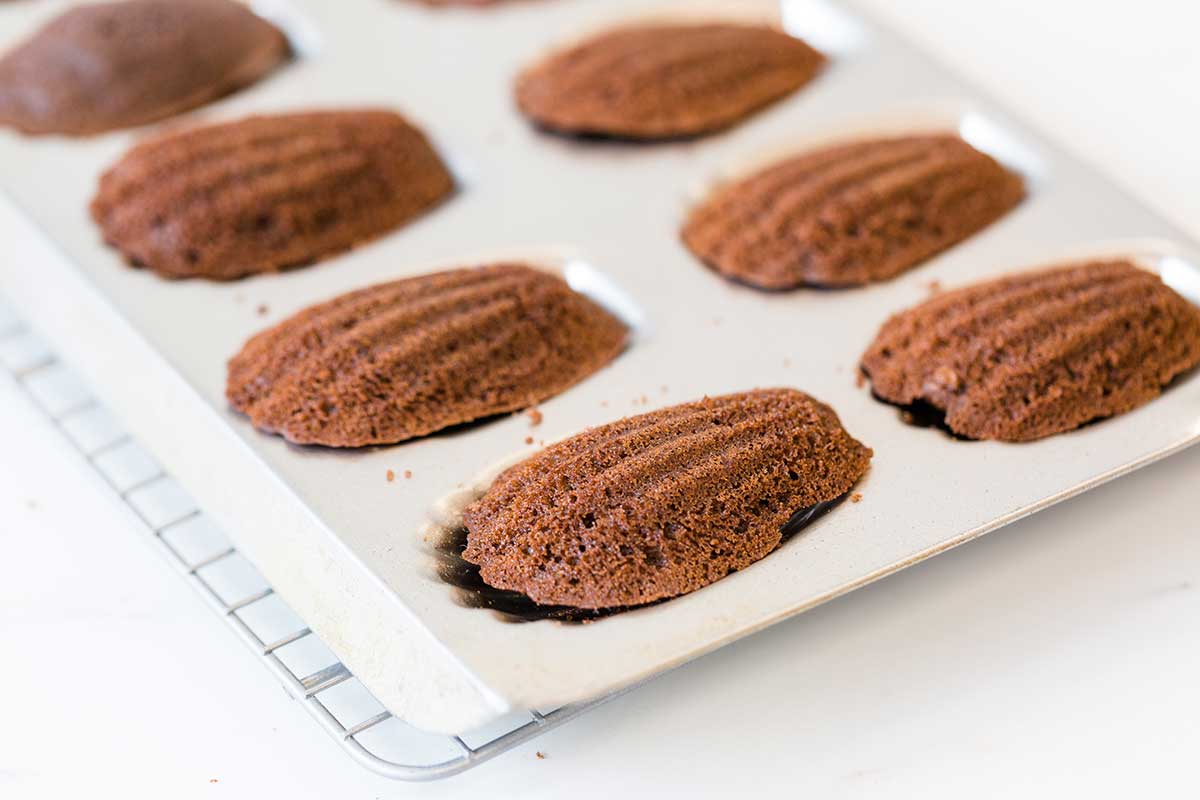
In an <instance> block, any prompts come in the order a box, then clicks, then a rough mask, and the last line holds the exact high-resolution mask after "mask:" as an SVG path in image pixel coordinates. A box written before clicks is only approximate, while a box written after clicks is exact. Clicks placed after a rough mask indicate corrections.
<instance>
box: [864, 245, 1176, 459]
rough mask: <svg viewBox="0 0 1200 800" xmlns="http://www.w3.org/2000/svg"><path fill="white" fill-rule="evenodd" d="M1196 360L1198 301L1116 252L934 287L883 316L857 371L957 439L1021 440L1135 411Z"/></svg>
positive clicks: (887, 396) (888, 397) (881, 391)
mask: <svg viewBox="0 0 1200 800" xmlns="http://www.w3.org/2000/svg"><path fill="white" fill-rule="evenodd" d="M1197 363H1200V309H1198V308H1197V307H1196V306H1194V305H1192V304H1191V303H1189V302H1188V301H1187V300H1185V299H1184V298H1182V297H1180V296H1179V295H1178V294H1176V293H1175V292H1174V291H1173V290H1172V289H1170V288H1169V287H1167V286H1166V285H1164V284H1163V282H1162V280H1161V279H1160V278H1159V277H1158V276H1157V275H1155V274H1153V273H1151V272H1148V271H1146V270H1143V269H1139V268H1138V267H1136V266H1134V265H1133V264H1131V263H1129V262H1128V261H1120V260H1118V261H1094V262H1088V263H1081V264H1073V265H1070V266H1063V267H1058V268H1054V269H1045V270H1039V271H1036V272H1027V273H1023V274H1019V275H1014V276H1011V277H1005V278H1001V279H1000V280H994V281H988V282H986V283H980V284H976V285H974V286H968V287H966V288H964V289H958V290H956V291H950V292H946V293H944V294H940V295H937V296H935V297H933V298H932V299H930V300H927V301H926V302H924V303H922V304H920V305H918V306H916V307H914V308H911V309H909V310H907V311H904V312H901V313H899V314H896V315H895V316H893V317H892V318H891V319H889V320H888V321H887V322H886V323H885V324H884V325H883V327H882V328H881V329H880V331H879V334H878V335H877V336H876V337H875V341H874V342H873V343H872V344H871V346H870V348H869V349H868V350H867V352H866V353H865V354H864V355H863V358H862V370H863V372H864V373H865V374H866V375H867V377H869V378H870V380H871V386H872V389H873V391H874V392H875V394H876V395H877V396H878V397H880V398H882V399H884V400H886V401H888V402H890V403H896V404H899V405H905V406H907V405H911V404H914V403H927V404H929V405H930V406H932V407H933V408H935V409H937V410H940V411H941V412H944V413H945V423H946V425H947V426H948V427H949V428H950V430H951V431H953V432H954V433H956V434H959V435H960V436H964V437H968V438H972V439H999V440H1002V441H1008V442H1020V441H1029V440H1032V439H1040V438H1042V437H1044V436H1050V435H1052V434H1055V433H1061V432H1063V431H1069V430H1071V429H1073V428H1078V427H1079V426H1081V425H1084V424H1086V423H1088V422H1091V421H1093V420H1097V419H1102V418H1105V417H1111V416H1114V415H1116V414H1121V413H1123V412H1125V411H1129V410H1131V409H1134V408H1137V407H1138V406H1140V405H1142V404H1144V403H1147V402H1149V401H1151V400H1153V399H1154V398H1156V397H1158V396H1159V394H1161V393H1162V391H1163V388H1164V387H1165V386H1166V385H1167V384H1168V383H1170V382H1171V381H1172V379H1174V378H1175V377H1176V376H1178V375H1180V374H1181V373H1183V372H1186V371H1187V370H1189V369H1192V368H1193V367H1195V366H1196V364H1197Z"/></svg>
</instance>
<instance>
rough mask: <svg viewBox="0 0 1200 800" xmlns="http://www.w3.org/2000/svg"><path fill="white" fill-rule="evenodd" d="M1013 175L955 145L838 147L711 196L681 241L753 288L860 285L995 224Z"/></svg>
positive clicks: (1008, 199)
mask: <svg viewBox="0 0 1200 800" xmlns="http://www.w3.org/2000/svg"><path fill="white" fill-rule="evenodd" d="M1024 196H1025V188H1024V182H1023V181H1022V179H1021V178H1020V176H1018V175H1016V174H1014V173H1012V172H1009V171H1008V170H1006V169H1005V168H1004V167H1003V166H1001V165H1000V164H999V163H997V162H996V161H995V160H994V159H992V158H991V157H990V156H987V155H985V154H984V153H981V152H979V151H978V150H976V149H975V148H973V147H971V145H969V144H967V143H966V142H964V141H963V140H962V139H960V138H958V137H957V136H953V135H923V136H905V137H900V138H890V139H874V140H870V141H861V142H854V143H850V144H840V145H836V146H833V147H826V148H822V149H818V150H813V151H811V152H808V153H805V154H803V155H799V156H796V157H793V158H790V159H787V160H785V161H782V162H780V163H777V164H774V165H773V166H770V167H767V168H766V169H763V170H761V171H760V172H757V173H755V174H754V175H751V176H750V177H748V178H746V179H744V180H740V181H737V182H736V183H732V184H730V185H728V186H725V187H722V188H720V189H718V190H717V191H716V192H715V193H714V194H713V195H712V196H711V197H710V198H709V199H707V200H706V201H704V202H703V203H701V204H700V205H699V206H697V207H696V208H695V209H694V210H693V211H692V212H691V214H690V216H689V217H688V219H687V222H686V223H685V225H684V227H683V232H682V235H683V241H684V243H685V244H686V245H687V246H688V248H689V249H690V250H691V251H692V252H693V253H694V254H695V255H696V257H697V258H699V259H700V260H701V261H703V262H704V263H705V264H707V265H708V266H709V267H711V268H712V269H714V270H716V271H717V272H719V273H721V274H722V275H724V276H726V277H728V278H732V279H734V280H736V281H739V282H742V283H746V284H749V285H751V286H755V287H758V288H760V289H792V288H795V287H798V286H804V285H811V286H828V287H839V286H858V285H862V284H866V283H871V282H873V281H883V280H887V279H889V278H892V277H894V276H896V275H899V274H900V273H902V272H904V271H906V270H908V269H911V268H912V267H915V266H917V265H918V264H920V263H921V262H922V261H924V260H925V259H927V258H929V257H930V256H933V255H934V254H936V253H938V252H940V251H942V250H944V249H946V248H947V247H950V246H951V245H953V244H955V243H957V242H960V241H962V240H963V239H965V238H967V237H968V236H970V235H971V234H973V233H975V232H976V231H979V230H980V229H982V228H984V227H986V226H987V225H989V224H991V223H992V222H994V221H995V220H997V219H999V218H1000V217H1001V216H1003V215H1004V214H1005V213H1006V212H1008V211H1009V210H1010V209H1012V208H1013V207H1014V206H1016V205H1017V204H1018V203H1020V202H1021V199H1022V198H1023V197H1024Z"/></svg>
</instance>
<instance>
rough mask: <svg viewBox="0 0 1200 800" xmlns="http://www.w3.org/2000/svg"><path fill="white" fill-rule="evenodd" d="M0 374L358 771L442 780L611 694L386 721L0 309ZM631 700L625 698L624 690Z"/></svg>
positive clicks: (86, 394)
mask: <svg viewBox="0 0 1200 800" xmlns="http://www.w3.org/2000/svg"><path fill="white" fill-rule="evenodd" d="M0 369H3V370H4V371H6V372H8V373H9V375H11V377H12V378H13V379H14V380H15V381H16V383H17V384H18V385H19V386H20V387H21V388H22V389H24V390H25V392H26V394H28V395H29V397H30V398H31V399H32V400H33V402H34V404H35V405H36V406H37V407H38V408H40V409H41V410H42V411H43V412H44V413H45V414H46V415H47V416H48V417H49V418H50V419H51V420H52V421H53V422H54V424H55V426H56V427H57V428H58V429H59V431H61V433H62V434H63V436H64V437H65V438H66V439H67V441H69V442H70V443H71V444H72V445H73V446H74V447H75V449H76V450H78V451H79V453H80V455H81V456H82V457H83V458H84V459H86V460H87V462H88V463H89V464H90V465H91V466H92V467H93V468H94V469H95V470H96V472H97V473H99V475H100V476H101V477H102V478H103V479H104V481H105V482H106V483H107V484H108V485H109V486H110V487H111V488H112V490H113V492H115V493H116V494H117V495H118V496H119V497H120V499H121V500H122V501H123V502H124V503H125V504H127V505H128V506H129V507H130V508H131V509H133V511H134V513H135V514H136V515H137V517H138V518H139V519H140V520H141V521H142V522H143V523H144V532H145V533H146V534H147V538H148V539H149V540H150V541H151V542H152V543H153V544H154V545H155V546H156V547H157V548H158V549H159V550H161V551H162V553H163V555H164V556H165V557H166V559H167V560H168V561H169V562H170V563H171V564H172V565H173V566H174V567H175V569H176V571H177V572H179V574H180V575H182V576H183V577H184V579H185V580H187V582H188V583H190V584H191V585H192V587H193V588H195V589H196V590H197V591H198V592H199V593H200V595H201V596H202V597H203V598H204V600H205V601H206V602H207V603H208V605H209V607H210V608H212V609H213V610H214V611H215V612H216V613H217V614H218V615H219V616H220V617H221V618H222V619H224V620H225V622H226V623H227V624H228V625H229V627H230V628H231V629H232V630H233V631H234V632H235V633H236V634H237V635H238V638H240V639H241V640H242V641H243V642H244V643H245V644H246V645H247V646H248V647H249V648H250V650H251V652H252V653H254V655H255V657H256V659H257V660H258V661H259V662H260V663H262V665H263V666H265V667H266V668H267V669H269V670H270V671H271V672H272V673H273V674H274V675H275V676H276V677H277V678H278V679H279V680H280V681H281V682H282V683H283V686H284V688H285V689H286V690H287V692H288V694H290V695H291V696H292V698H294V699H295V700H297V701H298V702H300V703H301V704H302V705H303V706H304V708H305V709H306V710H307V711H308V713H309V714H310V715H311V716H312V718H313V719H314V720H316V721H317V723H318V724H319V725H320V726H321V728H322V729H323V730H324V731H325V732H326V733H328V734H329V735H330V736H331V737H333V739H334V740H335V741H336V742H337V743H338V744H340V745H341V747H342V749H343V750H345V751H346V753H348V754H349V755H350V756H351V757H352V758H353V759H354V760H355V761H357V762H358V763H360V764H362V765H363V766H365V767H367V768H369V769H371V770H373V771H375V772H377V773H379V774H381V775H383V776H385V777H388V778H394V779H397V780H406V781H427V780H436V779H438V778H445V777H449V776H450V775H455V774H457V773H459V772H463V771H464V770H467V769H470V768H472V767H474V766H477V765H479V764H482V763H483V762H485V761H487V760H489V759H491V758H494V757H496V756H498V755H500V754H501V753H503V752H505V751H507V750H510V749H512V748H514V747H516V746H518V745H521V744H524V743H525V742H527V741H529V740H530V739H533V738H534V737H536V736H538V735H540V734H542V733H545V732H546V731H548V730H550V729H551V728H555V727H557V726H559V725H562V724H563V723H565V722H567V721H569V720H571V719H574V718H575V717H577V716H579V715H580V714H583V713H584V712H585V711H588V710H590V709H592V708H594V707H596V706H597V705H599V704H601V703H603V702H605V701H607V700H610V699H612V698H613V697H616V696H617V694H621V693H622V692H618V693H616V694H612V695H608V696H607V697H603V698H600V699H598V700H592V701H589V702H586V703H578V704H574V705H570V706H564V707H562V708H556V709H547V710H542V711H529V712H520V713H514V714H510V715H508V716H506V717H503V718H501V719H500V720H497V721H496V722H495V723H493V724H490V725H488V726H486V727H484V728H480V729H478V730H474V731H470V732H467V733H463V734H461V735H458V736H444V735H440V734H431V733H427V732H424V731H420V730H417V729H416V728H413V727H411V726H409V725H406V724H405V723H404V722H402V721H401V720H399V719H397V718H395V717H393V716H392V715H391V713H390V712H388V711H387V710H386V709H384V707H383V706H382V704H380V703H379V701H378V700H376V699H375V697H374V696H372V695H371V693H370V692H369V691H367V689H366V687H364V686H363V685H362V683H360V682H359V681H358V679H357V678H355V677H354V675H353V674H352V673H351V672H350V670H349V669H347V668H346V666H345V665H343V664H342V663H341V662H339V661H338V660H337V657H336V656H335V655H334V654H333V653H332V651H330V650H329V648H328V647H326V646H325V644H324V643H323V642H322V641H321V639H320V637H318V636H317V635H316V634H314V633H313V632H312V631H311V630H309V628H308V626H307V625H305V624H304V621H303V620H302V619H300V617H299V616H297V615H296V614H295V613H294V612H293V611H292V610H291V609H290V608H288V607H287V605H286V604H285V603H284V602H283V600H282V599H281V598H280V597H279V596H278V595H276V594H275V592H274V590H273V589H272V588H271V586H270V585H269V584H268V583H267V581H266V580H265V579H264V578H263V577H262V576H261V575H260V574H259V573H258V571H257V570H256V569H255V568H254V567H253V566H252V565H251V564H250V562H249V561H247V560H246V558H245V557H244V556H242V554H241V553H239V552H238V550H237V548H236V547H235V546H234V545H233V543H232V542H231V541H230V540H229V539H228V538H227V537H226V536H225V535H224V533H222V531H221V530H220V529H219V528H218V527H217V526H216V525H215V524H214V523H213V522H212V520H210V519H209V518H208V517H206V516H205V514H204V512H203V511H202V510H201V509H200V508H198V507H197V505H196V504H195V502H194V501H193V500H192V499H191V497H190V496H189V495H188V494H187V492H186V491H185V490H184V489H183V487H182V486H180V485H179V484H178V483H177V482H176V481H175V480H174V479H173V478H171V476H170V475H168V474H167V473H166V472H165V471H164V470H163V469H162V467H160V466H159V465H158V463H157V462H156V461H155V460H154V458H153V457H152V456H150V454H149V453H147V452H146V451H145V450H143V449H142V448H141V447H139V446H138V444H137V442H136V441H135V440H134V438H133V437H132V436H131V435H130V434H129V433H127V432H126V431H125V430H124V429H123V428H122V427H121V426H120V424H119V423H118V422H117V420H116V419H115V418H114V417H113V416H112V415H111V414H110V413H109V412H108V411H107V410H105V408H104V406H103V405H102V404H101V403H100V402H99V401H98V400H97V399H96V398H95V397H94V396H93V395H92V394H91V392H90V391H89V390H88V388H87V387H86V385H84V384H83V382H82V381H81V380H80V379H79V378H78V376H76V375H75V373H74V372H73V371H72V370H71V369H70V368H69V367H68V366H67V365H66V364H64V363H63V362H62V361H60V360H59V359H58V357H57V356H56V355H55V354H54V352H53V350H52V349H51V348H50V347H49V346H47V344H46V343H45V342H44V341H43V340H42V339H41V338H40V337H38V336H37V334H36V333H34V332H33V331H32V330H31V329H30V328H29V327H28V326H27V325H26V324H25V323H24V322H22V321H21V320H20V319H19V318H18V317H17V316H16V315H15V314H14V313H13V312H12V310H11V309H10V308H8V307H7V306H6V305H5V304H4V302H3V300H2V299H0ZM626 691H628V690H626Z"/></svg>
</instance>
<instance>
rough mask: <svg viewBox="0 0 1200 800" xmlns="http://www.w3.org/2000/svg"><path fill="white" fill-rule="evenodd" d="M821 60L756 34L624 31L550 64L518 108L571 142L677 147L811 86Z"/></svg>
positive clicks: (762, 31) (525, 87)
mask: <svg viewBox="0 0 1200 800" xmlns="http://www.w3.org/2000/svg"><path fill="white" fill-rule="evenodd" d="M824 61H825V59H824V57H823V56H822V55H821V54H820V53H818V52H817V51H816V50H813V49H812V48H811V47H809V46H808V45H807V44H805V43H804V42H802V41H800V40H799V39H797V38H795V37H792V36H788V35H787V34H786V33H783V32H782V31H778V30H775V29H773V28H768V27H762V26H751V25H734V24H725V23H713V24H653V25H639V26H634V27H625V28H619V29H617V30H613V31H609V32H606V33H602V34H600V35H599V36H596V37H594V38H592V39H589V40H587V41H585V42H583V43H582V44H578V45H576V46H574V47H571V48H569V49H567V50H565V51H562V52H560V53H557V54H555V55H552V56H550V57H549V58H547V59H546V60H544V61H543V62H541V63H540V64H537V65H535V66H533V67H532V68H530V69H528V70H526V71H525V72H524V73H523V74H522V75H521V76H520V77H519V78H518V80H517V86H516V97H517V105H518V106H519V107H520V109H521V111H522V112H523V113H524V114H525V115H526V116H527V117H529V118H530V119H531V120H533V121H534V122H535V123H537V124H538V125H540V126H542V127H543V128H547V129H549V130H553V131H558V132H561V133H569V134H583V135H596V136H610V137H616V138H622V139H673V138H680V137H690V136H699V135H701V134H705V133H710V132H712V131H716V130H720V129H722V128H726V127H729V126H731V125H733V124H734V123H737V122H739V121H741V120H742V119H744V118H745V117H748V116H750V115H751V114H752V113H754V112H755V111H757V110H759V109H760V108H762V107H763V106H766V105H769V104H770V103H773V102H775V101H777V100H779V99H781V98H783V97H785V96H787V95H789V94H791V93H792V92H794V91H796V90H797V89H799V88H800V87H801V86H803V85H804V84H806V83H808V82H809V81H810V80H812V79H813V77H814V76H815V75H816V74H817V72H819V71H820V69H821V66H822V65H823V64H824Z"/></svg>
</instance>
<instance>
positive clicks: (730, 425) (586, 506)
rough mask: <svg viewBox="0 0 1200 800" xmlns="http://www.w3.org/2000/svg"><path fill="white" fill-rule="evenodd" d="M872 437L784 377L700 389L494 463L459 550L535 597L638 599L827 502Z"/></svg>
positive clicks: (577, 601) (487, 577)
mask: <svg viewBox="0 0 1200 800" xmlns="http://www.w3.org/2000/svg"><path fill="white" fill-rule="evenodd" d="M870 459H871V450H870V448H868V447H865V446H864V445H862V444H861V443H860V442H858V441H857V440H855V439H854V438H853V437H852V436H850V435H849V434H848V433H847V432H846V431H845V429H844V428H842V425H841V423H840V422H839V420H838V417H837V414H836V413H834V411H833V409H831V408H830V407H829V406H827V405H825V404H823V403H821V402H819V401H817V400H814V399H813V398H812V397H809V396H808V395H806V394H804V393H802V392H799V391H796V390H794V389H763V390H755V391H750V392H744V393H740V394H732V395H726V396H723V397H713V398H705V399H703V400H700V401H698V402H693V403H686V404H684V405H678V406H673V407H671V408H666V409H662V410H660V411H653V412H651V413H649V414H642V415H640V416H636V417H630V418H627V419H623V420H620V421H618V422H614V423H612V424H609V425H604V426H602V427H599V428H594V429H591V430H588V431H585V432H584V433H581V434H579V435H577V436H574V437H572V438H570V439H567V440H564V441H562V442H559V443H557V444H553V445H551V446H549V447H547V448H546V449H545V450H543V451H541V452H539V453H538V454H536V455H534V456H532V457H530V458H529V459H527V460H525V461H523V462H521V463H519V464H517V465H515V466H513V467H511V468H509V469H508V470H507V471H505V472H504V473H502V474H501V475H500V476H499V477H498V478H497V479H496V480H495V482H494V483H493V484H492V486H491V487H490V488H489V489H488V491H487V493H486V494H484V495H483V497H482V498H480V499H479V500H477V501H476V502H474V503H473V504H471V505H470V506H468V507H467V508H466V509H465V511H464V514H463V517H464V522H465V525H466V528H467V547H466V550H465V551H464V553H463V557H464V558H465V559H466V560H468V561H470V562H472V563H475V564H478V565H479V567H480V575H481V576H482V578H483V580H484V581H486V582H487V583H488V584H489V585H491V586H493V587H496V588H499V589H507V590H511V591H515V592H520V593H521V594H524V595H526V596H527V597H529V598H531V599H533V600H534V601H536V602H537V603H541V604H546V605H561V606H573V607H576V608H590V609H599V608H615V607H622V606H635V605H641V604H644V603H650V602H654V601H656V600H662V599H664V598H669V597H675V596H678V595H682V594H686V593H688V592H691V591H694V590H696V589H699V588H700V587H702V586H706V585H708V584H710V583H713V582H714V581H718V580H720V579H721V578H724V577H725V576H726V575H729V574H730V573H731V572H735V571H737V570H740V569H743V568H745V567H747V566H749V565H750V564H752V563H754V562H755V561H758V560H759V559H761V558H763V557H764V556H766V555H767V554H769V553H770V552H771V551H772V550H774V549H775V548H776V547H777V546H779V543H780V541H781V539H782V537H783V532H784V527H785V525H786V524H787V523H788V521H789V520H790V519H792V518H793V516H794V515H796V514H797V512H802V511H804V510H805V509H809V508H811V507H813V506H816V505H818V504H821V503H826V502H830V501H833V500H835V499H837V498H839V497H841V496H842V495H844V494H845V493H846V492H847V491H849V489H850V487H852V486H853V485H854V483H855V482H856V481H857V480H858V479H859V477H860V476H861V475H862V474H863V473H864V472H865V471H866V469H867V465H868V463H869V461H870Z"/></svg>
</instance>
